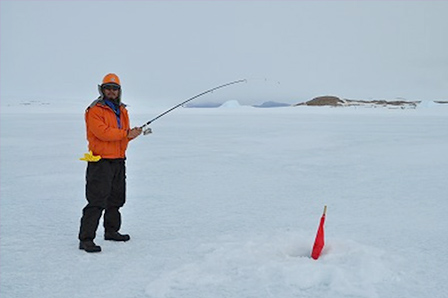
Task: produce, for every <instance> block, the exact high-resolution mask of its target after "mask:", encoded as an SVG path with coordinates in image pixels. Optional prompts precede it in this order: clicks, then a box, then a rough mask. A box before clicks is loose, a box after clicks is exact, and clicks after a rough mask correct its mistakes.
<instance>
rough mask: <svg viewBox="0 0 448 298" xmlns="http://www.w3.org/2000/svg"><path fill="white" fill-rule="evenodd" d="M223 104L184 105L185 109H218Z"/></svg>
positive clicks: (192, 103)
mask: <svg viewBox="0 0 448 298" xmlns="http://www.w3.org/2000/svg"><path fill="white" fill-rule="evenodd" d="M221 105H222V102H202V103H194V102H191V103H188V104H186V105H184V107H185V108H218V107H220V106H221Z"/></svg>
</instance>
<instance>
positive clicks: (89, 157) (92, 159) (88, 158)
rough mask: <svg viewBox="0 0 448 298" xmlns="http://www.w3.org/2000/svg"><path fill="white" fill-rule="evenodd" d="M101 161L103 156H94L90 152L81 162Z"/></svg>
mask: <svg viewBox="0 0 448 298" xmlns="http://www.w3.org/2000/svg"><path fill="white" fill-rule="evenodd" d="M100 159H101V156H99V155H93V153H92V151H89V153H84V157H81V158H80V159H79V160H85V161H91V162H97V161H98V160H100Z"/></svg>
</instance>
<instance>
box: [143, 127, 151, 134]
mask: <svg viewBox="0 0 448 298" xmlns="http://www.w3.org/2000/svg"><path fill="white" fill-rule="evenodd" d="M142 130H143V135H145V136H146V135H149V134H151V133H152V129H151V127H149V126H146V125H143V126H142Z"/></svg>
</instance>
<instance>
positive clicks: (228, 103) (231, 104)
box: [221, 100, 241, 108]
mask: <svg viewBox="0 0 448 298" xmlns="http://www.w3.org/2000/svg"><path fill="white" fill-rule="evenodd" d="M239 107H241V104H240V103H239V102H238V100H228V101H226V102H225V103H223V104H222V105H221V108H239Z"/></svg>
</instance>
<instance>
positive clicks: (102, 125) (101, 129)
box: [85, 99, 130, 159]
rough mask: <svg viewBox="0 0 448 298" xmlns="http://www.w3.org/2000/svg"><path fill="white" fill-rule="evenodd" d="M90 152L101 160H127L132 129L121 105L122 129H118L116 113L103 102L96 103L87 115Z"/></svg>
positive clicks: (124, 108) (88, 109)
mask: <svg viewBox="0 0 448 298" xmlns="http://www.w3.org/2000/svg"><path fill="white" fill-rule="evenodd" d="M85 120H86V129H87V140H88V141H89V150H91V151H92V152H93V154H94V155H100V156H101V158H111V159H113V158H125V157H126V149H127V147H128V143H129V139H128V137H127V135H128V131H129V129H130V125H129V115H128V111H127V110H126V107H125V105H124V104H120V122H121V128H118V123H117V118H116V116H115V113H114V111H113V110H112V109H111V108H110V107H108V106H107V105H106V104H105V103H104V101H103V100H101V99H99V100H96V101H94V102H93V103H92V104H91V105H90V107H88V108H87V110H86V113H85Z"/></svg>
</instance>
